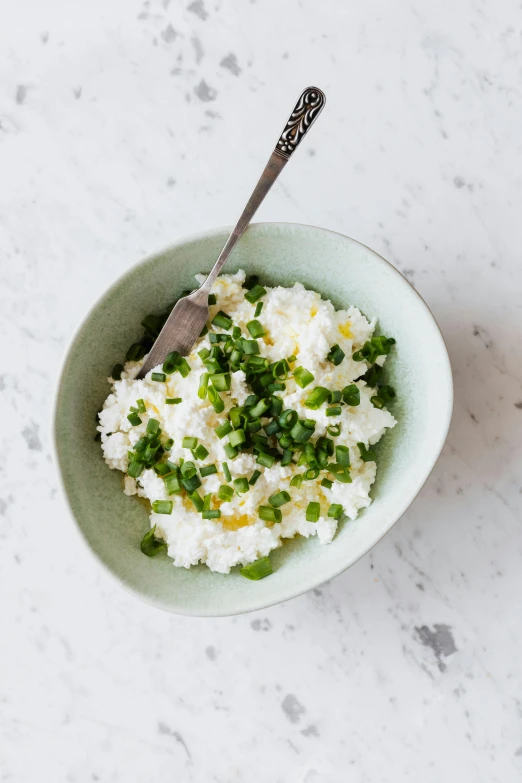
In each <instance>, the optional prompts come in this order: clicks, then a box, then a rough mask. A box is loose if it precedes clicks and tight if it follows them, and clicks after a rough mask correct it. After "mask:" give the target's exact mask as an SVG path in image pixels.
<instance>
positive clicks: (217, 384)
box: [210, 372, 230, 391]
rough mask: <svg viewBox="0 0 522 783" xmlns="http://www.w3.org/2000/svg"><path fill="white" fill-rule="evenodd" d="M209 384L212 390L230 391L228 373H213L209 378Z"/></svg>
mask: <svg viewBox="0 0 522 783" xmlns="http://www.w3.org/2000/svg"><path fill="white" fill-rule="evenodd" d="M210 382H211V384H212V386H213V387H214V389H217V390H218V391H228V390H229V389H230V373H229V372H220V373H213V374H212V375H211V376H210Z"/></svg>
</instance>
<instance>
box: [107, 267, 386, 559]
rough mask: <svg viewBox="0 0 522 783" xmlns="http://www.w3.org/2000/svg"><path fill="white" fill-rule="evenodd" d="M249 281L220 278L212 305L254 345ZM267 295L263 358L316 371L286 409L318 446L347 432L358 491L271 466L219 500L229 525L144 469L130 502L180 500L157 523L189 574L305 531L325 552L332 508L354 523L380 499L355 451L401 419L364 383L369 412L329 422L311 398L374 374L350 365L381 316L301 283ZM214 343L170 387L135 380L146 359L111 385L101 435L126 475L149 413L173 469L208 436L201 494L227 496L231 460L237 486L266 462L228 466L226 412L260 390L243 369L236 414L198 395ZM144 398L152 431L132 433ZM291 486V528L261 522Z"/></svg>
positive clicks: (247, 458)
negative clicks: (174, 401)
mask: <svg viewBox="0 0 522 783" xmlns="http://www.w3.org/2000/svg"><path fill="white" fill-rule="evenodd" d="M197 279H198V282H203V280H204V279H205V277H204V276H198V278H197ZM244 280H245V273H244V272H243V271H242V270H240V271H239V272H237V273H236V274H234V275H223V276H221V277H219V278H218V279H217V280H216V283H215V285H214V288H213V293H215V294H216V297H217V304H216V305H213V306H211V307H210V318H211V319H212V318H213V317H214V315H215V314H216V313H217V311H218V310H224V311H225V312H226V313H227V314H228V315H230V316H231V317H232V318H233V321H234V324H235V325H238V326H240V327H241V329H242V331H243V333H244V334H245V335H246V336H247V337H248V336H249V335H248V332H247V329H246V324H247V322H248V321H250V320H252V319H253V318H254V311H255V305H253V304H250V302H248V301H247V300H246V299H245V289H244V288H242V283H243V282H244ZM265 287H266V286H265ZM266 288H267V293H266V295H265V296H264V297H263V302H264V305H263V310H262V313H261V315H260V316H259V320H261V322H262V323H263V326H264V327H265V329H267V334H266V336H265V337H262V338H260V340H259V342H260V347H261V354H262V355H263V356H266V357H267V358H268V359H269V360H270V362H273V361H276V360H279V359H282V358H285V357H288V356H290V355H292V354H293V355H295V356H296V357H297V361H296V363H295V365H293V367H294V368H295V367H297V366H303V367H305V368H306V369H308V370H309V371H310V372H311V373H312V374H313V375H314V381H313V383H311V384H310V386H307V387H306V388H305V389H301V388H300V387H299V386H298V385H297V384H296V383H295V381H294V380H293V378H292V376H290V378H289V379H288V380H287V382H286V391H285V392H284V393H283V395H284V408H285V409H286V408H293V409H294V410H296V411H297V412H298V414H299V416H300V417H302V418H313V419H314V420H315V421H316V429H315V434H314V436H313V438H312V440H313V441H314V442H315V440H316V439H317V437H319V436H321V435H325V434H326V428H327V427H328V426H330V425H332V424H337V423H339V424H341V434H340V436H339V437H338V438H336V443H337V444H341V443H342V444H344V445H346V446H348V447H349V449H350V458H351V476H352V483H351V484H342V483H339V482H337V481H334V483H333V486H332V488H331V489H327V488H326V487H322V486H321V485H320V480H321V478H322V477H324V475H325V474H324V473H323V474H322V475H321V476H320V477H319V479H318V480H317V481H304V482H303V484H302V486H301V488H300V489H299V490H298V489H296V488H293V487H289V484H290V480H291V478H292V476H293V475H295V474H296V473H302V472H303V470H304V468H303V467H297V465H295V464H292V465H289V466H286V467H282V466H281V465H280V464H278V463H276V464H275V465H274V466H273V467H272V468H270V469H266V468H260V469H261V470H262V471H263V473H262V475H261V477H260V478H259V480H258V481H257V483H256V484H255V485H254V486H252V487H250V490H249V491H248V492H247V493H245V494H244V495H239V496H238V495H235V496H234V497H233V499H232V500H231V501H230V502H221V503H220V504H219V501H218V502H217V503H216V504H215V505H214V507H218V506H219V508H220V510H221V518H220V519H214V520H203V519H202V517H201V515H200V514H198V513H197V511H196V509H195V508H194V506H193V504H192V502H191V501H190V500H189V499H188V498H186V497H182V496H181V495H171V496H170V497H169V496H168V495H167V494H166V491H165V486H164V482H163V480H162V479H161V478H160V477H159V476H157V475H156V473H155V472H154V471H153V470H145V471H144V472H143V473H142V474H141V476H140V477H139V478H138V479H137V480H135V479H133V478H131V477H129V476H128V475H125V476H124V484H123V491H124V492H125V493H126V494H127V495H139V496H141V497H144V498H147V499H149V500H150V501H151V502H152V501H154V500H167V499H169V500H172V501H173V510H172V514H171V515H165V514H154V513H151V515H150V524H151V526H154V525H156V534H157V535H158V536H159V537H162V538H163V539H164V540H165V542H166V543H167V545H168V554H169V556H170V557H171V558H172V560H173V562H174V565H176V566H182V567H184V568H190V566H192V565H195V564H196V563H199V562H201V563H206V564H207V566H208V567H209V568H210V569H212V570H213V571H219V572H221V573H229V571H230V569H231V568H232V567H233V566H235V565H238V564H246V563H249V562H252V561H254V560H257V559H258V558H260V557H263V556H265V555H268V553H269V552H270V551H271V550H272V549H274V548H275V547H278V546H280V545H281V543H282V540H283V539H284V538H292V537H293V536H295V535H296V534H300V535H302V536H305V537H307V538H308V537H309V536H313V535H317V537H318V538H319V540H320V542H321V543H322V544H327V543H330V542H331V541H332V539H333V537H334V535H335V531H336V529H337V524H338V522H337V520H336V519H332V518H329V517H328V516H327V510H328V507H329V505H330V504H331V503H340V504H341V505H342V506H343V508H344V513H345V514H346V515H347V516H348V517H349V518H350V519H355V517H356V516H357V513H358V511H359V510H360V509H361V508H365V507H366V506H368V505H369V504H370V502H371V500H370V496H369V491H370V488H371V485H372V483H373V482H374V480H375V474H376V464H375V462H366V463H365V462H363V461H362V460H361V458H360V455H359V449H358V448H357V445H356V444H357V443H358V442H360V441H362V442H364V443H365V444H374V443H376V442H377V441H378V440H379V439H380V438H381V436H382V435H383V434H384V432H385V430H386V429H387V428H390V427H393V426H395V424H396V421H395V419H394V417H393V416H392V415H391V413H389V411H387V410H386V409H377V408H375V407H374V406H373V404H372V403H371V401H370V398H371V396H372V395H373V394H374V393H375V392H374V390H372V389H370V388H369V387H368V386H367V385H366V383H365V382H364V381H362V380H359V381H357V386H358V387H359V390H360V396H361V401H360V405H358V406H357V407H349V406H347V405H343V406H342V413H341V415H340V416H336V417H327V416H326V412H325V411H326V406H325V405H323V406H321V408H319V409H318V410H309V409H308V408H306V407H304V404H303V400H304V398H306V397H307V396H308V394H309V393H310V391H311V389H313V388H314V386H318V385H320V386H326V387H327V388H329V389H342V388H343V387H345V386H346V385H348V384H350V383H352V382H354V379H356V378H358V377H359V376H360V375H361V373H363V372H364V371H365V364H364V363H361V362H354V361H353V359H352V358H351V357H352V354H353V352H354V351H356V350H358V349H360V348H361V347H362V346H363V344H364V343H365V342H366V340H368V339H369V338H370V337H371V336H372V334H373V331H374V328H375V319H373V320H372V321H368V320H367V319H366V318H365V317H364V315H362V313H361V312H360V311H359V310H358V309H357V308H356V307H353V306H352V307H349V308H348V309H347V310H338V311H336V310H335V309H334V307H333V305H332V303H331V302H330V301H327V300H324V299H322V298H321V296H320V295H319V294H318V293H316V292H315V291H307V290H306V289H305V288H304V287H303V286H302V285H301V284H300V283H295V285H294V286H293V287H292V288H282V287H275V288H268V287H266ZM216 331H218V332H221V331H222V330H221V329H217V330H216ZM335 343H338V344H339V345H340V347H341V348H342V350H343V351H344V352H345V354H346V358H345V359H344V360H343V361H342V362H341V364H340V365H338V366H337V367H336V366H334V365H333V364H332V363H331V362H329V361H328V360H327V359H326V355H327V353H328V351H329V350H330V347H331V346H332V345H333V344H335ZM204 347H206V348H208V349H210V348H211V345H210V342H209V339H208V336H205V337H203V338H200V339H199V340H198V342H197V343H196V345H195V346H194V350H193V351H192V353H191V354H190V355H189V356H188V357H187V360H188V362H189V364H190V366H191V369H192V371H191V372H190V374H189V375H188V376H187V377H186V378H183V377H181V375H180V374H179V373H174V374H172V375H170V376H167V383H166V384H165V383H158V382H155V381H152V380H151V378H150V375H151V374H150V373H149V374H148V375H147V377H146V378H145V379H144V380H136V375H137V373H138V371H139V368H140V366H141V364H142V362H128V363H127V364H126V365H125V369H124V372H123V373H122V376H121V380H119V381H115V382H114V381H112V379H109V382H110V383H111V384H112V392H111V394H109V396H108V397H107V399H106V401H105V404H104V406H103V410H102V411H101V413H100V416H99V421H100V423H99V427H98V430H99V431H100V433H101V445H102V449H103V454H104V457H105V461H106V462H107V464H108V465H109V467H110V468H114V469H116V470H120V471H122V472H123V473H125V471H126V469H127V466H128V451H129V450H130V449H132V448H133V446H134V444H135V443H136V442H137V441H138V439H139V438H140V437H142V436H143V434H144V433H145V430H146V425H147V421H148V418H149V415H150V416H151V417H153V418H155V419H158V420H159V422H160V426H161V428H162V430H163V433H164V434H165V436H166V437H168V438H173V439H174V446H173V447H172V450H171V452H170V457H169V459H170V460H171V461H173V462H177V461H178V460H179V459H180V458H184V459H192V456H191V454H190V451H188V450H187V449H183V448H182V446H181V443H182V440H183V438H184V437H185V436H189V435H190V436H193V437H197V438H198V439H199V442H200V443H203V444H204V445H205V447H206V448H207V449H208V451H209V455H208V457H207V458H206V459H205V460H204V461H203V462H202V463H198V464H199V465H203V464H211V463H214V464H215V465H216V466H217V467H218V471H219V472H218V473H217V474H214V475H211V476H208V477H207V478H203V479H202V482H203V487H202V488H201V493H202V494H206V493H209V492H210V493H217V492H218V490H219V487H220V485H221V484H224V483H226V479H225V477H224V475H223V473H222V462H223V461H224V460H225V461H227V463H228V465H229V468H230V472H231V474H232V478H233V479H234V478H238V477H241V476H246V477H250V476H251V474H252V473H253V472H254V470H255V469H256V468H259V465H257V464H256V461H255V455H252V454H249V453H245V452H244V453H240V454H239V455H238V456H237V457H236V458H235V459H233V460H230V459H227V456H226V454H225V451H224V445H225V443H226V442H227V440H228V438H224V439H223V440H220V439H219V438H218V437H217V435H216V434H215V432H214V428H215V427H216V426H217V425H218V424H220V423H221V422H222V421H223V418H224V415H225V414H226V412H227V411H228V410H229V409H230V408H231V407H233V406H235V405H242V404H243V403H244V401H245V399H246V397H247V396H248V394H250V393H251V392H250V391H249V388H248V387H247V384H246V383H245V374H244V373H243V372H242V371H238V372H234V373H232V386H231V390H230V392H227V393H223V394H222V397H223V399H224V402H225V411H224V413H221V414H219V415H218V414H216V413H215V411H214V409H213V407H212V406H211V405H210V403H209V402H208V400H207V399H205V400H201V399H200V398H199V397H198V394H197V390H198V385H199V378H200V375H201V374H202V373H203V372H205V367H204V366H203V363H202V360H201V359H200V357H199V356H198V353H197V352H198V351H200V350H201V349H202V348H204ZM384 359H385V357H379V359H378V363H379V364H383V362H384ZM157 369H158V370H161V368H157ZM166 397H181V398H182V400H183V401H182V402H181V403H180V404H178V405H166V404H165V399H166ZM140 398H141V399H143V400H144V402H145V405H146V408H147V413H146V414H143V415H141V419H142V424H140V425H139V426H132V425H131V424H130V422H129V421H128V419H127V415H128V413H129V409H130V407H131V406H135V405H136V400H137V399H140ZM282 489H285V490H287V491H289V493H290V495H291V497H292V502H290V503H287V504H286V505H284V506H283V507H282V509H281V511H282V512H283V519H282V522H281V523H280V524H272V523H267V522H264V521H262V520H261V519H259V517H258V512H257V509H258V507H259V506H260V505H266V504H267V501H268V497H269V496H271V495H273V494H274V493H276V492H278V491H280V490H282ZM310 501H319V503H320V505H321V517H320V519H319V521H318V522H317V523H312V522H307V521H306V518H305V512H306V508H307V506H308V503H309V502H310Z"/></svg>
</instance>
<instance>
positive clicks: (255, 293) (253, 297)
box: [245, 284, 266, 304]
mask: <svg viewBox="0 0 522 783" xmlns="http://www.w3.org/2000/svg"><path fill="white" fill-rule="evenodd" d="M265 294H266V288H263V286H262V285H257V284H256V285H255V286H254V287H253V288H251V289H250V291H248V292H247V293H246V294H245V299H246V300H247V302H250V303H251V304H254V303H255V302H257V300H258V299H261V297H262V296H264V295H265Z"/></svg>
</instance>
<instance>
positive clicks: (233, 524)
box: [216, 514, 253, 530]
mask: <svg viewBox="0 0 522 783" xmlns="http://www.w3.org/2000/svg"><path fill="white" fill-rule="evenodd" d="M252 521H253V520H252V519H251V518H250V517H249V516H247V515H246V514H241V515H240V516H238V517H221V519H219V520H216V522H221V524H222V525H223V527H224V528H225V530H239V528H240V527H247V525H250V524H251V523H252Z"/></svg>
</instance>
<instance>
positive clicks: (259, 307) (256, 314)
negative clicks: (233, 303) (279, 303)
mask: <svg viewBox="0 0 522 783" xmlns="http://www.w3.org/2000/svg"><path fill="white" fill-rule="evenodd" d="M262 309H263V302H258V303H257V304H256V311H255V313H254V316H255V317H256V318H257V317H258V316H260V315H261V310H262Z"/></svg>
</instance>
